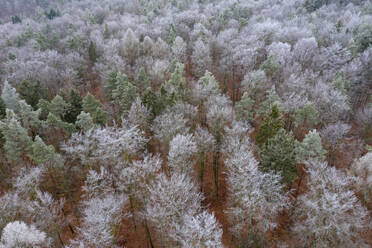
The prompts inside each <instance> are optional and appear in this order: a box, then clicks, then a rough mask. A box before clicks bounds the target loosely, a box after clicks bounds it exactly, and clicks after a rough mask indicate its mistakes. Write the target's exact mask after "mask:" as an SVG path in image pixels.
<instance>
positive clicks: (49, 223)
mask: <svg viewBox="0 0 372 248" xmlns="http://www.w3.org/2000/svg"><path fill="white" fill-rule="evenodd" d="M63 205H64V199H59V200H56V199H54V198H53V197H52V196H51V195H50V194H49V193H48V192H41V191H39V190H36V195H35V198H34V200H33V201H32V202H31V207H32V209H33V211H32V212H31V216H32V221H33V223H34V224H35V226H36V227H37V228H38V229H40V230H42V231H44V232H45V233H46V234H47V235H48V237H51V238H52V242H53V244H52V245H51V246H56V245H62V246H63V245H64V242H63V240H62V238H61V232H62V229H63V228H65V227H66V224H67V222H66V219H65V218H64V214H63V210H62V208H63Z"/></svg>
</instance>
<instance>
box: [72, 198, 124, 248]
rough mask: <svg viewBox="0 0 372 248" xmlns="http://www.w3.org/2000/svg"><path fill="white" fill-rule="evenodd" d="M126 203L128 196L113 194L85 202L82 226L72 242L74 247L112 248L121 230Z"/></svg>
mask: <svg viewBox="0 0 372 248" xmlns="http://www.w3.org/2000/svg"><path fill="white" fill-rule="evenodd" d="M126 201H127V197H126V196H124V195H113V194H108V195H105V196H103V197H102V198H99V197H96V198H92V199H87V200H86V201H84V205H83V219H82V224H81V226H80V227H79V228H78V236H77V237H76V238H75V240H73V241H72V245H73V247H90V246H98V247H103V248H110V247H112V246H113V245H115V242H116V241H115V236H116V235H115V234H116V233H115V232H117V231H118V230H119V229H118V228H117V227H118V225H119V223H120V221H121V218H122V217H123V207H124V205H125V203H126Z"/></svg>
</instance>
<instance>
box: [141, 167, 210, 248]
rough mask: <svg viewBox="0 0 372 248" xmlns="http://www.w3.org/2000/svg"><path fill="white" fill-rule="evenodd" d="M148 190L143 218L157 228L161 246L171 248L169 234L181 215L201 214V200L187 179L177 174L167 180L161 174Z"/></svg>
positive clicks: (178, 222)
mask: <svg viewBox="0 0 372 248" xmlns="http://www.w3.org/2000/svg"><path fill="white" fill-rule="evenodd" d="M149 191H150V196H149V199H148V201H147V202H146V207H145V212H144V215H145V216H146V218H147V219H148V220H150V221H151V223H152V224H153V225H154V227H156V229H157V233H158V235H159V240H162V244H161V245H164V246H172V238H171V237H169V234H170V233H174V231H173V230H174V229H175V228H176V226H177V225H179V224H180V223H181V221H182V218H183V217H184V216H187V215H190V216H193V215H195V214H196V213H198V212H199V211H200V209H201V206H200V201H201V200H202V198H203V197H202V195H201V194H200V193H198V192H197V190H196V187H195V185H194V184H193V183H192V181H191V179H190V177H189V176H187V175H185V174H178V173H175V174H173V175H172V176H171V177H170V178H167V177H166V176H165V175H164V174H161V175H160V176H159V178H158V179H157V180H156V181H155V183H154V184H153V185H151V187H150V188H149Z"/></svg>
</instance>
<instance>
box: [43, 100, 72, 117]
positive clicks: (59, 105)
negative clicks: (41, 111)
mask: <svg viewBox="0 0 372 248" xmlns="http://www.w3.org/2000/svg"><path fill="white" fill-rule="evenodd" d="M69 108H70V104H69V103H67V102H66V101H65V100H64V99H63V98H62V97H61V96H60V95H56V96H55V97H54V98H53V100H52V101H51V102H50V104H49V106H48V110H49V112H50V113H52V114H54V115H55V116H58V117H59V118H60V119H61V120H64V117H65V115H66V113H67V111H68V109H69Z"/></svg>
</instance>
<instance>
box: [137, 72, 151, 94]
mask: <svg viewBox="0 0 372 248" xmlns="http://www.w3.org/2000/svg"><path fill="white" fill-rule="evenodd" d="M134 85H135V86H136V87H137V88H138V89H139V91H140V92H143V91H145V90H146V89H147V88H148V87H151V84H150V81H149V78H148V77H147V74H146V72H145V68H143V67H141V69H140V70H139V72H138V74H137V76H136V78H135V79H134Z"/></svg>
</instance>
